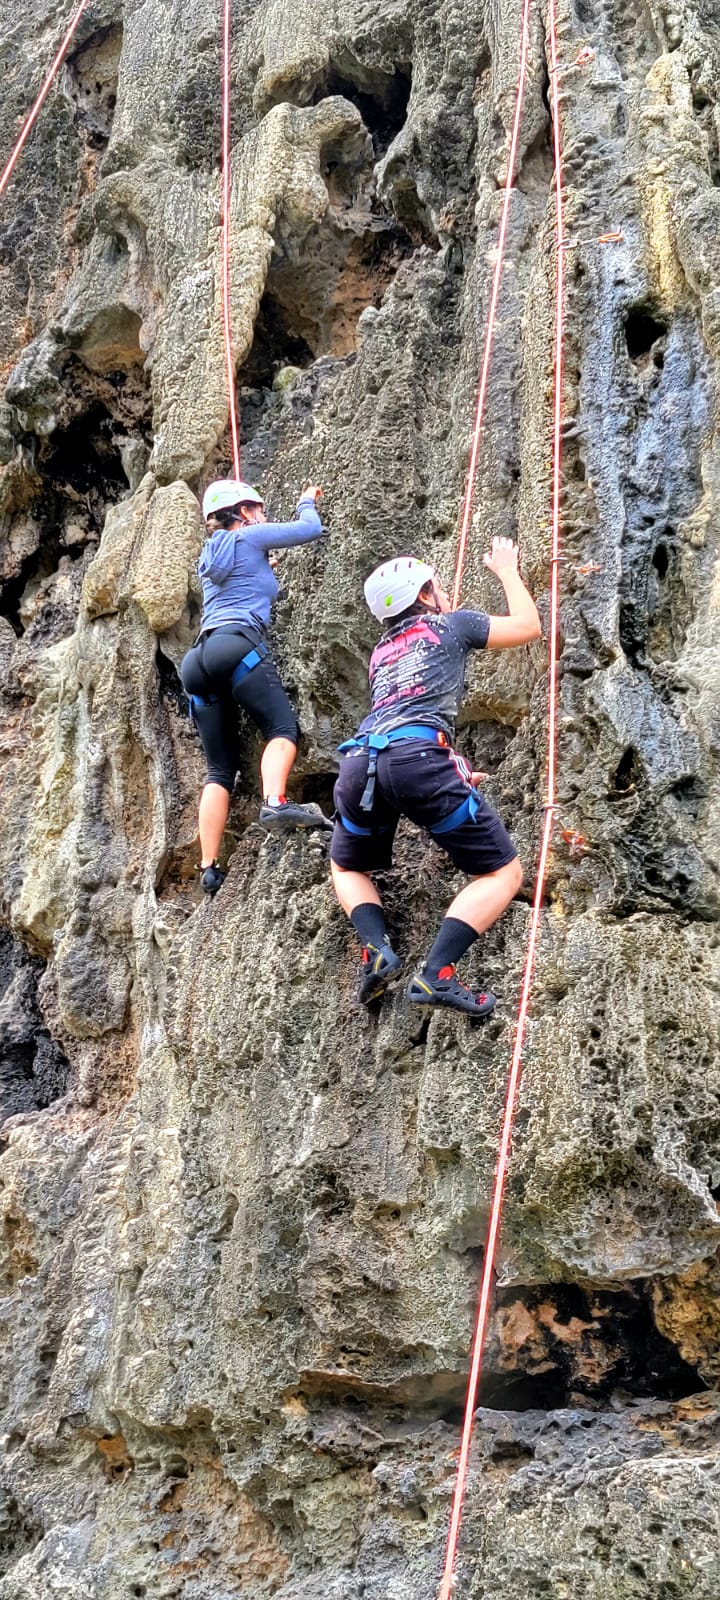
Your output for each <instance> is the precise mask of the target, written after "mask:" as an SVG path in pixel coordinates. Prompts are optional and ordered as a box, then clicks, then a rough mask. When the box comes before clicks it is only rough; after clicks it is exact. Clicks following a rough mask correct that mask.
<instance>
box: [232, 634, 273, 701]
mask: <svg viewBox="0 0 720 1600" xmlns="http://www.w3.org/2000/svg"><path fill="white" fill-rule="evenodd" d="M267 653H268V647H267V645H266V644H265V643H264V642H263V640H262V639H261V640H260V643H259V644H258V645H256V646H255V649H254V650H248V653H247V655H246V656H243V658H242V661H238V664H237V666H236V668H235V671H234V672H233V673H232V676H231V678H230V683H231V685H232V687H233V689H235V688H236V687H237V685H238V684H239V683H242V680H243V678H246V677H247V675H248V673H249V672H252V669H253V667H258V666H259V665H260V662H261V661H263V660H264V659H265V656H266V655H267Z"/></svg>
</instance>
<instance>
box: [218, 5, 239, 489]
mask: <svg viewBox="0 0 720 1600" xmlns="http://www.w3.org/2000/svg"><path fill="white" fill-rule="evenodd" d="M230 6H231V0H225V13H224V18H223V128H222V316H223V336H224V340H225V367H226V371H227V387H228V403H229V406H230V432H231V435H232V449H233V473H234V476H235V477H236V478H239V477H240V436H239V432H238V420H237V395H236V390H235V359H234V356H233V347H232V326H231V318H230Z"/></svg>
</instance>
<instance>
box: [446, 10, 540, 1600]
mask: <svg viewBox="0 0 720 1600" xmlns="http://www.w3.org/2000/svg"><path fill="white" fill-rule="evenodd" d="M549 35H550V58H551V82H552V106H553V132H554V147H555V196H556V214H557V245H558V248H557V252H556V257H557V277H556V296H557V298H556V309H555V402H554V423H553V479H552V545H551V565H550V570H551V580H550V660H549V670H548V749H547V769H546V783H545V807H544V821H543V830H542V840H541V845H540V857H539V861H538V868H537V878H536V882H535V893H534V896H533V905H532V914H531V918H530V930H529V934H528V943H527V950H526V954H525V968H524V973H523V981H522V991H521V996H520V1007H519V1011H518V1019H517V1024H516V1029H515V1044H514V1049H513V1055H512V1063H511V1067H510V1075H509V1078H508V1085H507V1093H506V1098H505V1111H504V1115H503V1124H502V1134H501V1137H500V1149H499V1152H498V1160H497V1167H496V1170H495V1182H494V1187H493V1196H492V1204H491V1208H490V1222H489V1226H488V1234H487V1242H486V1247H485V1258H484V1263H483V1273H482V1282H481V1286H480V1300H479V1304H478V1312H477V1321H476V1325H475V1336H474V1340H473V1348H472V1358H471V1364H470V1375H469V1379H468V1388H467V1397H466V1404H465V1417H464V1423H463V1432H462V1441H461V1446H460V1457H459V1463H458V1472H457V1480H456V1484H455V1493H454V1497H453V1506H452V1513H451V1520H450V1532H449V1535H448V1543H447V1551H446V1559H445V1568H444V1572H443V1579H442V1584H441V1588H440V1600H450V1597H451V1594H452V1590H453V1587H454V1584H455V1563H456V1559H457V1547H458V1537H459V1533H460V1522H461V1518H462V1510H463V1504H464V1499H465V1489H466V1485H467V1474H468V1462H469V1455H470V1442H471V1438H472V1425H473V1418H474V1414H475V1407H476V1404H477V1393H478V1387H479V1383H480V1376H481V1372H482V1357H483V1350H484V1345H485V1336H486V1332H487V1322H488V1313H489V1309H490V1295H491V1291H492V1285H493V1277H494V1270H495V1252H496V1248H497V1241H498V1234H499V1231H500V1220H501V1216H502V1204H503V1194H504V1190H505V1180H506V1177H507V1167H508V1157H509V1153H510V1141H511V1138H512V1130H513V1122H514V1117H515V1108H516V1103H517V1092H518V1087H519V1083H520V1074H521V1069H522V1053H523V1046H524V1042H525V1028H526V1024H527V1017H528V1008H529V1004H530V990H531V986H532V979H533V972H534V968H535V955H536V951H537V943H538V936H539V931H540V917H541V913H542V904H543V895H544V888H545V872H546V867H547V858H548V852H549V849H550V840H551V836H552V830H553V817H554V813H555V775H556V750H555V744H556V727H557V662H558V631H559V630H558V620H559V566H560V560H559V555H560V491H561V480H560V468H561V424H562V380H563V340H564V294H565V281H564V272H565V266H564V263H565V252H564V249H563V248H562V246H563V241H564V218H563V192H562V148H561V139H560V105H559V95H558V72H557V66H558V62H557V34H556V12H555V0H549Z"/></svg>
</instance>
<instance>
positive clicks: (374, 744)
mask: <svg viewBox="0 0 720 1600" xmlns="http://www.w3.org/2000/svg"><path fill="white" fill-rule="evenodd" d="M401 739H425V740H430V741H431V743H432V744H441V745H449V743H450V740H449V739H448V736H447V734H446V733H442V731H441V730H440V729H439V728H429V727H426V726H425V724H424V723H422V722H406V723H405V724H404V725H403V726H402V727H401V728H391V729H390V731H389V732H388V733H359V734H357V735H356V737H355V738H354V739H346V740H345V743H344V744H339V745H338V750H339V751H340V752H341V754H343V755H344V754H345V752H346V751H347V750H367V752H368V766H367V783H366V785H365V788H364V789H363V792H362V798H361V800H360V810H361V811H372V808H373V801H374V799H375V779H376V777H377V763H378V756H379V754H380V751H381V750H387V747H388V745H389V744H397V743H399V742H400V740H401ZM340 820H341V822H342V824H343V827H345V828H347V830H348V832H349V833H359V834H363V835H364V834H365V833H367V834H370V833H373V832H374V831H375V830H374V829H372V828H358V827H356V826H355V824H350V823H348V821H347V818H346V817H341V819H340ZM446 825H447V826H450V824H445V823H443V824H442V825H441V826H442V831H443V832H444V830H445V826H446ZM453 826H454V824H453ZM431 832H432V833H438V832H440V829H439V828H433V829H431Z"/></svg>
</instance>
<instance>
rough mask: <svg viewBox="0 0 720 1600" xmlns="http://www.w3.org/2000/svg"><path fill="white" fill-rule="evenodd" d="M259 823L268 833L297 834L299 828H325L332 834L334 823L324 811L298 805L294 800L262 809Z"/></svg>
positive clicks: (265, 806)
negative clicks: (325, 815) (324, 814)
mask: <svg viewBox="0 0 720 1600" xmlns="http://www.w3.org/2000/svg"><path fill="white" fill-rule="evenodd" d="M258 821H259V822H261V823H262V826H263V828H267V830H268V833H295V831H296V829H298V828H323V829H329V830H330V831H331V832H332V826H333V825H332V823H331V822H330V820H329V818H328V817H324V816H323V814H322V811H320V810H319V809H317V808H316V809H313V808H311V807H310V806H299V805H296V803H295V801H294V800H282V801H281V802H280V803H279V805H268V804H267V802H266V803H265V805H262V806H261V807H260V816H259V818H258Z"/></svg>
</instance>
